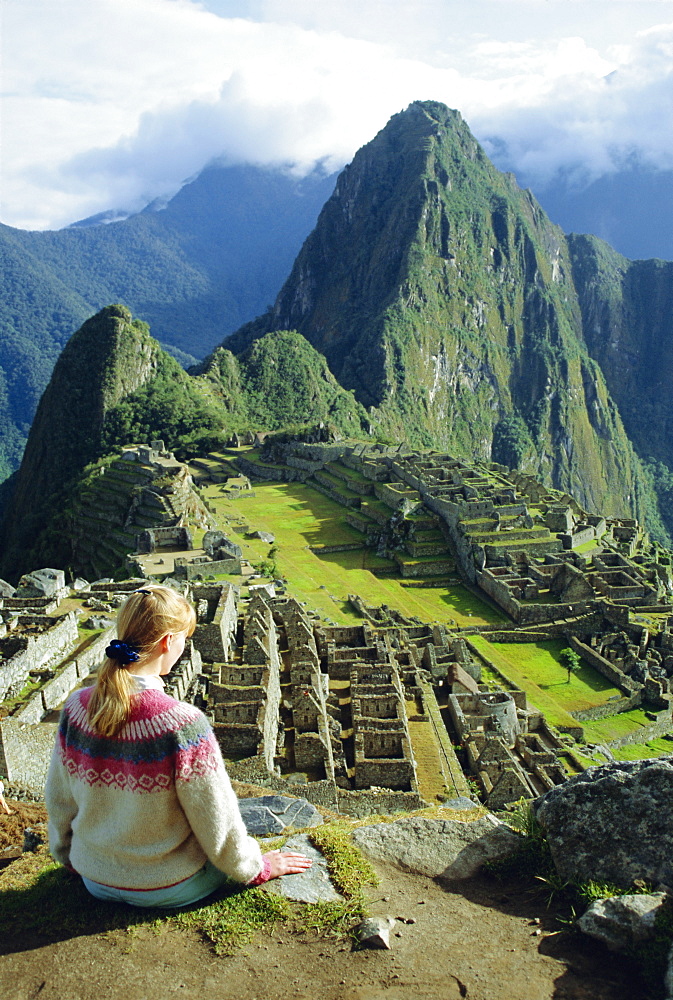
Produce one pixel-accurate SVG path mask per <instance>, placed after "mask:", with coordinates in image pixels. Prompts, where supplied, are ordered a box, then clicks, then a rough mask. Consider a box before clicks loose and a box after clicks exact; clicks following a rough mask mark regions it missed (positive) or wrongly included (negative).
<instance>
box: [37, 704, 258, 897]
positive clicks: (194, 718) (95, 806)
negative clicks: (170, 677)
mask: <svg viewBox="0 0 673 1000" xmlns="http://www.w3.org/2000/svg"><path fill="white" fill-rule="evenodd" d="M92 690H93V689H92V688H85V689H83V690H79V691H75V692H73V694H72V695H71V696H70V697H69V698H68V700H67V702H66V704H65V707H64V709H63V713H62V715H61V722H60V726H59V731H58V733H57V736H56V746H55V748H54V753H53V756H52V760H51V765H50V768H49V774H48V777H47V786H46V790H45V798H46V803H47V810H48V813H49V845H50V850H51V853H52V854H53V856H54V857H55V858H56V860H57V861H60V862H61V864H64V865H68V864H69V865H71V866H72V867H73V868H74V869H75V871H77V872H79V873H80V875H84V876H86V878H89V879H91V880H92V881H94V882H102V883H103V884H104V885H110V886H115V887H116V888H124V889H158V888H160V887H163V886H168V885H173V884H174V883H176V882H180V881H182V880H183V879H185V878H189V876H190V875H193V874H194V873H195V872H197V871H198V870H199V869H200V868H201V867H202V866H203V865H204V864H205V861H206V858H209V859H210V860H211V861H212V863H213V864H214V865H215V866H216V867H217V868H220V869H221V870H222V871H223V872H225V873H226V874H227V875H229V876H230V877H231V878H233V879H236V880H237V881H239V882H250V881H252V880H253V879H255V878H256V877H257V876H258V875H259V874H260V872H262V870H263V863H262V855H261V851H260V848H259V845H258V844H257V842H256V841H255V840H253V839H252V837H249V836H248V835H247V833H246V830H245V825H244V823H243V820H242V818H241V813H240V810H239V808H238V800H237V798H236V795H235V794H234V790H233V789H232V787H231V782H230V781H229V777H228V775H227V772H226V771H225V768H224V763H223V761H222V756H221V754H220V750H219V747H218V745H217V741H216V740H215V737H214V735H213V731H212V729H211V728H210V726H209V725H208V722H207V720H206V718H205V716H204V715H203V714H202V713H201V712H199V711H198V709H196V708H195V707H194V706H193V705H187V704H185V703H184V702H180V701H175V699H174V698H170V697H169V696H168V695H167V694H165V693H164V692H163V691H161V690H157V689H155V688H148V689H147V690H144V691H141V692H139V693H138V694H135V695H133V697H132V699H131V705H132V708H131V715H130V718H129V720H128V722H127V723H126V725H125V726H124V727H123V728H122V729H121V730H120V731H119V733H118V734H117V735H116V736H114V737H104V736H99V735H98V734H97V733H95V732H94V731H93V729H92V728H91V726H90V725H89V722H88V719H87V715H86V706H87V704H88V701H89V698H90V696H91V692H92Z"/></svg>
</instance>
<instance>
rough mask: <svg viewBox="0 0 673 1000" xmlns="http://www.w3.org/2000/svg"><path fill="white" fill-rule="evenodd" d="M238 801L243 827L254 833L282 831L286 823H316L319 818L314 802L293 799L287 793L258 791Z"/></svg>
mask: <svg viewBox="0 0 673 1000" xmlns="http://www.w3.org/2000/svg"><path fill="white" fill-rule="evenodd" d="M239 805H240V807H241V815H242V816H243V822H244V823H245V825H246V829H247V831H248V833H250V834H252V836H254V837H263V836H265V835H268V834H271V833H282V832H283V830H286V829H287V828H288V827H295V828H297V829H304V828H305V827H310V826H320V824H321V823H322V822H323V818H322V816H321V815H320V813H319V812H318V810H317V809H316V807H315V806H314V805H312V804H311V803H310V802H308V801H307V800H306V799H293V798H290V797H289V796H288V795H260V796H258V797H257V798H253V799H240V800H239Z"/></svg>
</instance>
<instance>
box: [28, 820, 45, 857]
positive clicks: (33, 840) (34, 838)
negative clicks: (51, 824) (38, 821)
mask: <svg viewBox="0 0 673 1000" xmlns="http://www.w3.org/2000/svg"><path fill="white" fill-rule="evenodd" d="M46 839H47V834H46V830H45V829H44V827H43V826H42V827H36V828H33V827H30V826H27V827H26V829H25V830H24V831H23V850H24V851H36V850H37V849H38V847H39V846H40V844H44V843H45V841H46Z"/></svg>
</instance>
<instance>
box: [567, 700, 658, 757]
mask: <svg viewBox="0 0 673 1000" xmlns="http://www.w3.org/2000/svg"><path fill="white" fill-rule="evenodd" d="M650 725H652V720H651V719H648V718H647V716H646V715H645V712H644V711H643V709H642V708H633V709H631V711H630V712H622V713H621V714H620V715H610V716H608V718H607V719H597V720H596V721H595V722H587V723H585V725H584V735H585V738H586V739H587V741H588V742H590V743H606V742H609V741H610V740H618V739H619V738H620V736H628V735H630V734H631V733H633V732H636V731H637V730H638V729H642V728H644V727H645V726H650ZM670 752H671V751H670V750H669V753H670ZM614 753H615V756H617V751H614ZM625 759H626V758H625ZM629 759H632V758H629Z"/></svg>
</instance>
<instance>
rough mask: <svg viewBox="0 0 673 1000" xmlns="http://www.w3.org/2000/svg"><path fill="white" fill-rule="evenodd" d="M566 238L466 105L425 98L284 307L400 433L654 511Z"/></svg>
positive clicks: (588, 501)
mask: <svg viewBox="0 0 673 1000" xmlns="http://www.w3.org/2000/svg"><path fill="white" fill-rule="evenodd" d="M581 325H582V321H581V313H580V307H579V303H578V300H577V295H576V292H575V288H574V284H573V278H572V267H571V258H570V254H569V250H568V245H567V241H566V239H565V237H564V235H563V233H562V232H561V230H560V229H559V228H558V227H556V226H554V225H553V224H552V223H551V222H550V221H549V220H548V218H547V217H546V216H545V214H544V212H543V211H542V210H541V208H540V207H539V205H538V204H537V202H536V201H535V199H534V198H533V197H532V196H531V195H530V194H529V193H528V192H524V191H521V190H520V189H519V188H518V187H517V185H516V183H515V181H514V179H513V177H512V176H511V175H505V174H501V173H500V172H499V171H497V170H496V169H495V167H493V165H492V164H491V163H490V161H489V160H488V158H487V157H486V155H485V154H484V152H483V150H482V149H481V147H480V146H479V145H478V143H477V142H476V140H475V139H474V137H473V136H472V135H471V133H470V131H469V129H468V128H467V126H466V125H465V123H464V122H463V121H462V119H461V118H460V115H459V114H458V113H457V112H455V111H450V110H449V109H448V108H446V107H444V105H441V104H437V103H434V102H417V103H415V104H412V105H411V106H410V107H409V108H408V109H407V110H406V111H405V112H403V113H401V114H399V115H396V116H394V117H393V118H392V119H391V121H390V122H389V123H388V125H387V126H386V128H385V129H383V131H382V132H380V133H379V134H378V135H377V136H376V137H375V138H374V139H373V140H372V142H370V143H369V144H368V145H367V146H365V147H364V148H363V149H361V150H360V151H359V152H358V153H357V155H356V156H355V158H354V160H353V162H352V164H351V165H350V166H349V167H347V168H346V169H345V170H344V172H343V174H342V175H341V176H340V178H339V180H338V182H337V186H336V190H335V193H334V195H333V196H332V198H331V199H330V200H329V202H328V203H327V204H326V206H325V208H324V209H323V211H322V213H321V215H320V218H319V220H318V224H317V227H316V229H315V230H314V232H313V233H312V234H311V235H310V236H309V238H308V239H307V241H306V243H305V244H304V247H303V248H302V251H301V253H300V254H299V256H298V258H297V260H296V262H295V265H294V268H293V270H292V273H291V275H290V277H289V279H288V281H287V282H286V284H285V285H284V287H283V289H282V290H281V292H280V294H279V296H278V299H277V301H276V303H275V306H274V307H273V310H272V311H271V312H270V313H268V314H267V315H266V316H263V317H261V318H260V319H259V320H257V321H255V322H254V323H253V324H249V325H248V326H247V327H243V328H242V329H241V330H240V331H239V332H238V333H237V334H235V335H234V336H233V337H232V338H231V339H230V340H228V341H227V342H226V346H227V347H230V348H231V349H232V350H237V349H240V348H241V347H242V346H243V345H244V344H245V343H248V342H249V341H250V340H251V339H253V338H254V337H257V336H260V335H262V334H264V333H266V332H267V331H268V330H270V329H283V328H296V329H297V330H298V331H299V332H300V333H301V334H303V336H305V337H306V338H307V340H309V341H310V343H311V344H313V345H314V346H315V347H316V348H317V349H318V350H319V351H321V352H322V353H323V354H324V355H325V357H326V358H327V360H328V362H329V365H330V368H331V369H332V371H333V372H334V374H335V375H336V377H337V378H338V379H339V381H340V382H341V384H342V385H344V386H346V387H347V388H351V389H353V390H354V391H355V395H356V397H357V398H358V399H359V400H360V401H361V402H362V403H363V404H365V405H366V406H368V407H374V408H375V410H374V411H373V412H372V413H371V417H372V420H373V421H375V422H376V423H377V424H378V425H379V426H380V428H381V430H382V431H383V432H384V433H385V434H387V435H388V436H389V437H391V438H392V439H394V440H407V441H409V442H410V443H412V444H417V445H426V446H428V445H432V446H438V447H441V448H447V449H448V450H450V451H452V452H453V453H454V454H456V455H457V456H460V457H465V458H468V457H469V458H474V457H478V458H480V459H488V458H493V459H496V460H500V461H502V462H503V463H505V464H508V465H514V464H516V465H518V466H519V467H520V468H522V469H525V470H527V471H530V472H533V473H535V474H537V475H540V476H541V477H542V478H544V479H546V480H547V481H549V482H550V483H552V484H553V485H554V486H557V487H560V488H563V489H567V490H569V491H571V492H573V493H574V494H575V495H576V496H577V498H578V499H579V500H580V502H581V503H583V504H585V505H586V506H587V507H588V508H590V509H599V508H600V509H603V510H605V511H606V512H609V513H613V514H628V513H631V512H638V513H641V514H642V504H641V492H642V487H641V483H640V478H639V477H640V472H639V464H638V461H637V459H636V458H635V456H634V454H633V451H632V448H631V445H630V443H629V441H628V439H627V437H626V434H625V432H624V428H623V426H622V423H621V420H620V417H619V413H618V411H617V408H616V406H615V405H614V403H613V402H612V400H611V398H610V396H609V393H608V391H607V389H606V386H605V381H604V379H603V377H602V374H601V371H600V368H599V367H598V365H597V364H596V363H595V362H594V361H593V360H592V359H591V358H590V356H589V353H588V351H587V349H586V347H585V345H584V342H583V340H582V330H581Z"/></svg>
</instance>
